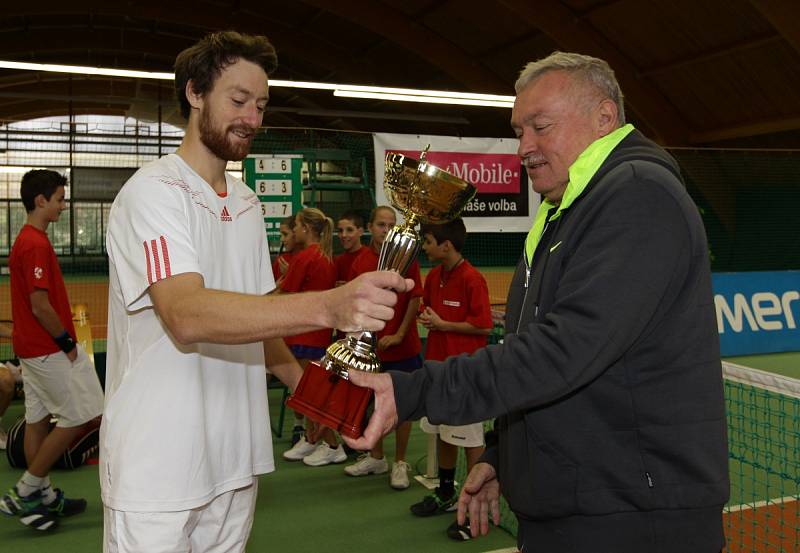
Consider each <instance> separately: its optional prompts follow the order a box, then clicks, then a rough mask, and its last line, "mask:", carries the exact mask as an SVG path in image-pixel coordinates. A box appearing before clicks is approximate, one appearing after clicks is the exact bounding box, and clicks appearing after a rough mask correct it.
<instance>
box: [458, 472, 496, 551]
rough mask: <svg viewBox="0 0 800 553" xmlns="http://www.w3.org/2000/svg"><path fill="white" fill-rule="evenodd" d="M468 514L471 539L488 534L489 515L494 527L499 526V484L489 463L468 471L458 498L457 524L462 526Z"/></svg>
mask: <svg viewBox="0 0 800 553" xmlns="http://www.w3.org/2000/svg"><path fill="white" fill-rule="evenodd" d="M467 513H469V529H470V533H471V534H472V537H473V538H477V537H478V536H485V535H486V534H488V533H489V515H490V514H491V516H492V522H494V524H495V526H497V525H498V524H500V483H499V482H498V481H497V473H496V472H495V470H494V467H493V466H492V465H490V464H489V463H477V464H476V465H475V466H474V467H472V470H471V471H469V475H467V479H466V481H465V482H464V485H463V486H462V488H461V493H460V494H459V496H458V514H457V518H458V523H459V524H460V525H462V526H463V525H464V523H465V522H466V520H467Z"/></svg>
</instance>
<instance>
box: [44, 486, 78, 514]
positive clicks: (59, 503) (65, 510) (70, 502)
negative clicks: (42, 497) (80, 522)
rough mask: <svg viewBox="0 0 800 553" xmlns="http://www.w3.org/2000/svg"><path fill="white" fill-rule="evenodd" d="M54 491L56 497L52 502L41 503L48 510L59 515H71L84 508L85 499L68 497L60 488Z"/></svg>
mask: <svg viewBox="0 0 800 553" xmlns="http://www.w3.org/2000/svg"><path fill="white" fill-rule="evenodd" d="M53 491H54V492H56V498H55V499H54V500H53V502H52V503H43V504H42V505H44V506H45V507H47V510H48V512H50V513H51V514H53V515H55V516H59V517H71V516H72V515H77V514H80V513H82V512H84V511H85V510H86V500H85V499H69V498H67V497H65V496H64V492H62V491H61V489H60V488H56V489H55V490H53Z"/></svg>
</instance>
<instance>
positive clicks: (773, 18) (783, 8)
mask: <svg viewBox="0 0 800 553" xmlns="http://www.w3.org/2000/svg"><path fill="white" fill-rule="evenodd" d="M750 3H751V4H752V5H753V7H755V8H756V9H757V10H758V11H759V13H761V15H762V16H764V19H766V20H767V21H769V23H770V24H771V25H772V26H773V27H775V30H776V31H778V32H779V33H780V34H781V36H782V37H783V38H785V39H786V42H788V43H789V44H790V45H791V46H792V48H794V51H795V52H797V53H800V2H797V0H750Z"/></svg>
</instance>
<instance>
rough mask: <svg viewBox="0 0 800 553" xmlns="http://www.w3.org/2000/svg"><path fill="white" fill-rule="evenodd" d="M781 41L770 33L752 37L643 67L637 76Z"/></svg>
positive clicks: (777, 36)
mask: <svg viewBox="0 0 800 553" xmlns="http://www.w3.org/2000/svg"><path fill="white" fill-rule="evenodd" d="M781 40H783V37H782V36H780V35H778V34H775V33H770V34H766V35H762V36H759V37H753V38H750V39H748V40H743V41H740V42H735V43H733V44H728V45H725V46H721V47H719V48H715V49H713V50H706V51H705V52H700V53H698V54H696V55H693V56H687V57H684V58H680V59H677V60H673V61H670V62H667V63H664V64H661V65H653V66H650V67H645V68H643V69H640V70H639V71H638V75H639V76H640V77H649V76H651V75H655V74H657V73H664V72H665V71H671V70H673V69H678V68H680V67H686V66H689V65H694V64H697V63H704V62H709V61H713V60H715V59H718V58H722V57H725V56H729V55H731V54H736V53H738V52H745V51H747V50H752V49H754V48H761V47H762V46H770V45H772V44H775V43H777V42H780V41H781Z"/></svg>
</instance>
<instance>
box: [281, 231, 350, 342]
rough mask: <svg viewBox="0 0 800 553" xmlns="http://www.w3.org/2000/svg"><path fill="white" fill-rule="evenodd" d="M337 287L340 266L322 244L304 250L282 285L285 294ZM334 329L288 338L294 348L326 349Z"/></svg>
mask: <svg viewBox="0 0 800 553" xmlns="http://www.w3.org/2000/svg"><path fill="white" fill-rule="evenodd" d="M335 285H336V267H334V266H333V262H332V261H331V260H330V259H328V258H327V257H325V255H324V254H323V253H322V250H321V249H320V248H319V245H318V244H311V245H310V246H308V247H306V248H304V249H302V250H301V251H300V252H299V253H297V254H296V255H295V256H294V257H292V262H291V263H289V269H288V270H287V271H286V276H285V277H284V279H283V281H282V282H281V284H280V287H281V290H282V291H283V292H290V293H291V292H308V291H311V290H330V289H331V288H333V287H334V286H335ZM332 332H333V331H332V329H330V328H323V329H322V330H313V331H311V332H306V333H303V334H297V335H295V336H288V337H287V338H286V339H285V340H286V343H287V344H289V345H290V346H291V345H294V344H297V345H301V346H311V347H315V348H325V347H328V346H329V345H330V343H331V333H332Z"/></svg>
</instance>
